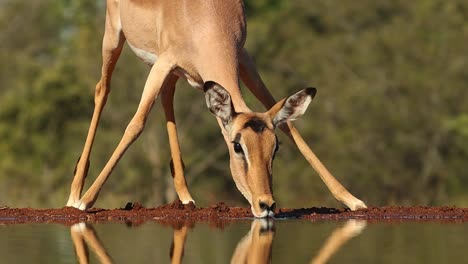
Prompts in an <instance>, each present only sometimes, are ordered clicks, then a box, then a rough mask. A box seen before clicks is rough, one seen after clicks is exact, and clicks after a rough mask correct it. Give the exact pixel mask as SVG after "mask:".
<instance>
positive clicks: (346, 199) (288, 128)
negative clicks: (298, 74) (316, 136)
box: [239, 50, 367, 210]
mask: <svg viewBox="0 0 468 264" xmlns="http://www.w3.org/2000/svg"><path fill="white" fill-rule="evenodd" d="M239 66H240V76H241V79H242V81H243V82H244V84H245V85H246V86H247V88H248V89H249V90H250V91H252V93H253V94H254V95H255V97H257V99H258V100H259V101H260V102H261V103H262V104H263V105H264V106H265V107H266V108H268V109H269V108H271V107H272V106H273V105H274V104H276V100H275V99H274V98H273V96H272V95H271V93H270V91H269V90H268V89H267V88H266V86H265V84H264V83H263V81H262V79H261V78H260V75H259V74H258V72H257V70H256V68H255V65H254V63H253V61H252V58H250V56H249V54H248V53H247V51H246V50H243V52H242V54H241V58H240V65H239ZM281 130H283V132H284V133H285V134H286V135H288V137H289V138H291V140H292V141H293V142H294V143H295V144H296V146H297V147H298V148H299V151H300V152H301V153H302V155H303V156H304V158H305V159H306V160H307V162H309V164H310V165H311V166H312V167H313V168H314V169H315V171H317V173H318V174H319V176H320V178H321V179H322V181H323V182H324V183H325V185H326V186H327V187H328V189H329V190H330V192H331V193H332V194H333V196H334V197H335V198H336V199H337V200H338V201H340V202H342V203H344V204H345V205H346V206H348V207H349V208H350V209H351V210H357V209H359V208H367V206H366V205H365V204H364V202H362V201H361V200H359V199H357V198H356V197H354V196H353V195H352V194H351V193H350V192H348V190H346V188H345V187H344V186H343V185H341V183H340V182H338V181H337V180H336V179H335V177H333V175H332V174H331V173H330V172H329V171H328V170H327V168H326V167H325V166H324V165H323V164H322V162H321V161H320V160H319V159H318V158H317V156H316V155H315V154H314V152H313V151H312V150H311V149H310V148H309V146H308V145H307V143H306V142H305V141H304V139H303V138H302V136H301V135H300V134H299V131H297V129H296V128H295V127H294V126H293V125H292V123H291V122H287V123H286V124H285V125H283V126H281Z"/></svg>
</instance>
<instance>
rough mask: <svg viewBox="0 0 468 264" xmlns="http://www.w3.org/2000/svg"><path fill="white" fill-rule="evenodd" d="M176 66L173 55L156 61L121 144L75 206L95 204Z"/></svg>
mask: <svg viewBox="0 0 468 264" xmlns="http://www.w3.org/2000/svg"><path fill="white" fill-rule="evenodd" d="M174 67H175V64H174V63H172V58H171V57H169V56H164V55H161V57H159V58H158V60H157V61H156V63H155V64H154V65H153V67H152V68H151V71H150V73H149V76H148V79H147V80H146V84H145V88H144V89H143V95H142V97H141V100H140V104H139V106H138V109H137V111H136V113H135V115H134V116H133V118H132V120H131V121H130V123H129V124H128V126H127V128H126V130H125V133H124V135H123V137H122V139H121V141H120V143H119V145H118V146H117V148H116V149H115V151H114V153H113V154H112V156H111V158H110V159H109V161H108V162H107V164H106V166H105V167H104V169H103V170H102V172H101V174H99V176H98V177H97V178H96V180H95V181H94V183H93V184H92V185H91V187H89V189H88V191H87V192H86V193H85V194H84V195H83V197H81V199H80V201H78V202H77V203H75V204H73V207H76V208H79V209H80V210H85V209H87V208H90V207H91V206H92V205H93V204H94V202H95V201H96V199H97V197H98V195H99V192H100V191H101V189H102V186H103V185H104V183H105V182H106V180H107V179H108V178H109V175H110V174H111V172H112V170H113V169H114V168H115V166H116V165H117V162H118V161H119V160H120V158H122V156H123V154H124V153H125V151H126V150H127V149H128V147H130V145H131V144H132V143H133V142H134V141H135V140H136V139H137V138H138V136H139V135H140V134H141V132H142V131H143V128H144V126H145V122H146V118H147V117H148V114H149V112H150V110H151V108H152V106H153V104H154V101H155V100H156V98H157V97H158V96H159V92H160V90H161V87H163V86H164V83H165V81H166V79H167V76H168V75H169V74H170V72H171V71H172V70H173V68H174Z"/></svg>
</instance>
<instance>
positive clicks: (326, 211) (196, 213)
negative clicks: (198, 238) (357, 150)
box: [0, 201, 468, 226]
mask: <svg viewBox="0 0 468 264" xmlns="http://www.w3.org/2000/svg"><path fill="white" fill-rule="evenodd" d="M241 218H244V219H245V218H253V215H252V213H251V212H250V209H249V208H241V207H229V206H227V205H225V204H224V203H218V204H214V205H211V206H209V207H206V208H197V207H195V205H194V204H188V205H184V204H182V203H181V202H180V201H175V202H173V203H172V204H167V205H163V206H160V207H156V208H145V207H143V206H141V205H140V204H139V203H135V204H132V203H128V204H127V205H126V206H125V208H120V209H113V210H107V209H99V208H92V209H89V210H87V211H86V212H83V211H80V210H78V209H75V208H71V207H64V208H60V209H32V208H9V207H2V208H0V225H1V224H18V223H60V224H74V223H78V222H93V223H96V222H124V223H127V224H130V225H135V224H141V223H144V222H147V221H157V222H160V223H165V224H169V225H175V226H177V225H182V224H194V223H195V222H197V221H205V222H210V223H212V224H214V225H216V226H224V224H226V223H228V222H229V221H231V220H233V219H241ZM275 218H301V219H310V220H341V219H366V220H369V221H408V220H412V221H421V220H423V221H442V222H467V221H468V208H456V207H422V206H416V207H400V206H390V207H371V208H369V209H361V210H357V211H354V212H353V211H350V210H348V209H334V208H325V207H321V208H317V207H313V208H301V209H287V208H282V209H277V210H276V214H275Z"/></svg>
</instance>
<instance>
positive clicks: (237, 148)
mask: <svg viewBox="0 0 468 264" xmlns="http://www.w3.org/2000/svg"><path fill="white" fill-rule="evenodd" d="M232 143H234V151H235V152H236V153H239V154H241V153H242V152H243V151H242V146H241V144H239V143H237V142H232Z"/></svg>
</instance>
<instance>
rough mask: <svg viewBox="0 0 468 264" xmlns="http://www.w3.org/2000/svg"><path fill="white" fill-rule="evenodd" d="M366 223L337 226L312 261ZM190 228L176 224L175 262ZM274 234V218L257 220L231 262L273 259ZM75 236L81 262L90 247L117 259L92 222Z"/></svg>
mask: <svg viewBox="0 0 468 264" xmlns="http://www.w3.org/2000/svg"><path fill="white" fill-rule="evenodd" d="M365 226H366V221H363V220H348V221H347V222H346V223H345V224H344V225H343V226H340V227H338V228H336V229H335V230H334V231H333V232H332V233H331V234H330V235H329V237H328V238H327V239H326V241H325V242H324V244H323V245H322V247H321V248H320V250H319V251H318V253H317V255H316V256H313V257H312V258H311V261H310V263H314V264H318V263H326V262H327V261H328V260H329V259H330V258H331V257H332V256H333V255H334V254H336V253H337V252H338V251H339V249H340V247H341V246H343V245H344V244H345V243H346V242H347V241H348V240H350V239H351V238H353V237H355V236H357V235H359V234H360V233H361V232H362V230H364V228H365ZM189 230H190V227H189V226H184V225H183V226H178V227H176V228H174V230H173V240H172V244H171V246H170V247H168V248H169V257H170V262H171V263H182V259H183V257H184V248H185V243H186V240H187V234H188V232H189ZM274 237H275V226H274V220H273V219H255V220H253V221H252V223H251V226H250V230H249V231H248V232H247V234H246V235H245V236H243V237H242V238H241V239H240V241H239V242H238V243H237V246H236V247H235V249H233V252H234V253H233V254H232V257H231V263H234V264H236V263H252V264H253V263H260V264H261V263H271V262H272V255H273V254H272V253H273V252H272V245H273V240H274ZM71 238H72V241H73V246H74V248H75V253H76V258H77V261H78V263H81V264H82V263H89V252H90V250H89V249H88V248H90V249H91V251H92V252H93V253H94V254H95V255H96V258H97V260H98V261H99V262H100V263H105V264H108V263H114V261H113V259H112V257H111V255H110V254H109V253H108V251H107V250H106V247H105V246H104V245H103V242H102V241H101V240H100V239H99V236H98V234H97V232H96V231H95V230H94V228H93V226H92V225H91V224H88V223H79V224H75V225H73V226H72V227H71ZM137 250H138V249H132V251H133V252H134V253H136V254H138V252H137ZM141 254H144V253H143V252H142V253H141ZM117 262H118V261H117ZM186 262H187V263H189V262H190V259H186Z"/></svg>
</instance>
